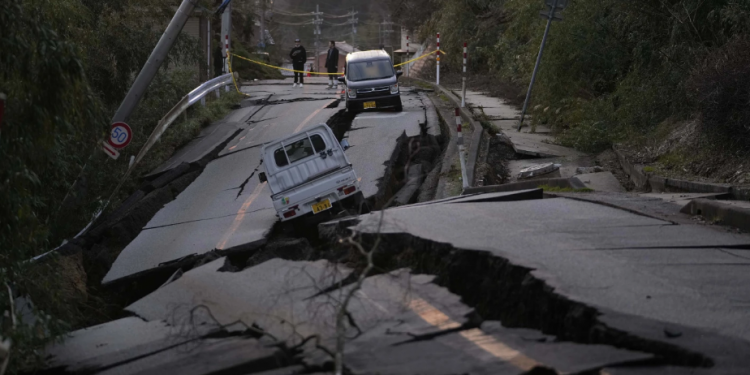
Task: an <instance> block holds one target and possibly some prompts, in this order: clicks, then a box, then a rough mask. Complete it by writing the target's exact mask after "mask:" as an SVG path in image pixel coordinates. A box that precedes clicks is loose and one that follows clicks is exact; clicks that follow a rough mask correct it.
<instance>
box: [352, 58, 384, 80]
mask: <svg viewBox="0 0 750 375" xmlns="http://www.w3.org/2000/svg"><path fill="white" fill-rule="evenodd" d="M347 75H348V78H349V80H350V81H352V82H357V81H370V80H374V79H382V78H389V77H393V65H392V64H391V60H386V59H384V60H374V61H359V62H353V63H349V69H347Z"/></svg>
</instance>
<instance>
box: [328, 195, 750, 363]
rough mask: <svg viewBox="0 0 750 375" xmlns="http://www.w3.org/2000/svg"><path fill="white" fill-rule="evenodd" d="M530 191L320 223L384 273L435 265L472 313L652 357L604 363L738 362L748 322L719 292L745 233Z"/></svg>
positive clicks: (729, 292) (735, 275)
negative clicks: (363, 251) (367, 253)
mask: <svg viewBox="0 0 750 375" xmlns="http://www.w3.org/2000/svg"><path fill="white" fill-rule="evenodd" d="M534 194H536V195H537V196H536V198H537V199H533V198H534V197H533V195H534ZM514 196H516V197H515V198H514ZM541 198H542V191H541V189H536V190H531V191H523V192H513V193H494V194H484V195H475V196H468V197H462V198H449V199H446V200H443V201H440V202H430V203H427V204H417V205H411V206H404V207H398V208H392V209H388V210H386V211H383V212H374V213H371V214H369V215H363V216H360V217H359V218H357V219H351V218H350V219H346V220H340V221H336V222H331V223H326V224H323V225H321V229H320V232H321V235H323V236H325V237H327V238H329V239H330V240H331V242H332V243H333V242H336V241H340V238H347V237H351V236H354V238H357V239H358V241H359V243H360V244H361V246H363V247H365V248H372V249H373V251H374V254H373V259H374V262H375V264H376V265H377V268H378V269H380V270H383V271H384V272H387V271H388V270H392V269H399V268H402V267H409V268H411V269H412V270H413V271H414V272H418V273H428V274H433V275H437V279H436V280H435V282H436V283H437V284H439V285H442V286H444V287H447V288H448V289H449V290H450V291H451V292H453V293H456V294H458V295H460V296H461V297H462V301H463V302H465V303H467V304H468V305H469V306H472V307H474V308H475V309H476V311H477V313H478V315H479V316H481V317H482V318H484V319H493V320H500V321H502V323H503V325H504V326H506V327H523V328H532V329H537V330H541V331H542V332H545V333H548V334H553V335H555V336H556V340H563V341H573V342H578V343H585V344H606V345H611V346H615V347H620V348H623V349H628V350H634V351H640V352H645V353H650V354H652V355H654V357H653V359H652V360H650V361H647V362H642V363H640V364H638V366H637V367H635V368H634V369H630V370H628V369H627V368H618V366H617V365H616V364H610V365H609V367H612V368H616V370H611V371H610V370H609V369H608V370H607V373H617V374H631V373H632V374H637V373H644V372H647V371H648V368H653V367H652V366H658V368H660V369H661V370H658V371H655V372H654V373H684V372H687V371H694V370H687V369H682V370H680V369H679V367H677V366H696V367H701V368H705V369H706V370H705V371H707V373H716V374H728V373H737V374H739V373H742V372H743V371H745V369H746V368H747V366H748V364H749V363H748V362H747V359H746V358H745V356H744V355H742V354H740V353H743V352H745V351H747V350H748V349H749V348H750V345H748V343H747V340H748V338H749V337H750V330H748V327H749V326H748V325H747V321H746V319H743V318H742V317H741V315H742V314H744V313H742V312H740V309H739V307H738V306H734V305H733V304H732V303H731V301H727V300H726V298H727V296H733V298H736V297H738V296H739V295H746V292H744V291H742V290H741V289H742V288H740V287H738V285H744V284H745V283H746V282H747V281H748V276H747V275H746V273H745V272H742V269H743V264H744V258H743V257H740V256H738V254H737V252H738V251H741V250H739V249H747V248H750V246H749V245H750V243H749V241H748V238H747V236H739V235H735V234H731V233H726V232H724V231H721V230H717V229H716V228H707V227H703V226H697V225H674V224H673V223H670V222H665V221H661V220H658V219H652V218H648V217H645V216H641V215H637V214H633V213H629V212H625V211H620V210H617V209H614V208H611V207H606V206H603V205H598V204H594V203H589V202H581V201H576V200H570V199H564V198H554V199H541ZM646 254H648V256H647V255H646ZM654 256H656V257H657V259H658V261H657V262H654ZM362 261H363V260H362V259H361V257H360V262H362ZM360 267H361V266H360ZM695 268H700V269H701V270H702V273H700V274H696V273H695V272H694V269H695ZM729 270H732V271H731V272H730V271H729ZM719 275H722V281H721V282H717V280H718V279H716V277H717V276H719ZM696 295H700V296H701V298H700V299H698V298H696V297H695V296H696ZM709 317H710V318H709ZM631 365H632V364H631ZM709 368H710V369H711V370H707V369H709ZM662 370H663V371H665V372H659V371H662Z"/></svg>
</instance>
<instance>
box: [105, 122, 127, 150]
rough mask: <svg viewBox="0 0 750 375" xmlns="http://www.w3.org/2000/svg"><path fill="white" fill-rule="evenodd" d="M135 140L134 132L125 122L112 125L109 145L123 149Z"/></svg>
mask: <svg viewBox="0 0 750 375" xmlns="http://www.w3.org/2000/svg"><path fill="white" fill-rule="evenodd" d="M132 139H133V131H132V130H130V126H128V124H126V123H124V122H116V123H114V124H112V128H111V129H110V131H109V140H108V142H109V144H110V145H112V147H114V148H123V147H125V146H127V145H128V144H129V143H130V141H131V140H132Z"/></svg>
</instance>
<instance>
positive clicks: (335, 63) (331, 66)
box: [326, 40, 339, 89]
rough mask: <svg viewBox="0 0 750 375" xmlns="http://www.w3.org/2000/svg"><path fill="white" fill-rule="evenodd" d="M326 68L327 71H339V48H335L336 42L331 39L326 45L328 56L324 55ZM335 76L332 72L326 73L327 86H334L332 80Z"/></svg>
mask: <svg viewBox="0 0 750 375" xmlns="http://www.w3.org/2000/svg"><path fill="white" fill-rule="evenodd" d="M326 69H328V73H338V71H339V50H338V49H337V48H336V42H334V41H333V40H332V41H331V43H330V44H329V45H328V56H326ZM336 78H337V77H336V76H335V75H333V74H329V75H328V79H329V82H328V88H329V89H330V88H332V87H333V86H335V85H334V84H333V82H334V80H335V79H336Z"/></svg>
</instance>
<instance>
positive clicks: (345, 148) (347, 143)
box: [341, 138, 350, 151]
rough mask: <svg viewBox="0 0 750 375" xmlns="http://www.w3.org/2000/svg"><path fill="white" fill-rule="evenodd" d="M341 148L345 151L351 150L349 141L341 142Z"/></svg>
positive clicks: (343, 140)
mask: <svg viewBox="0 0 750 375" xmlns="http://www.w3.org/2000/svg"><path fill="white" fill-rule="evenodd" d="M341 147H342V148H343V149H344V151H346V150H348V149H349V147H350V146H349V141H348V140H347V139H346V138H344V139H342V140H341Z"/></svg>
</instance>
